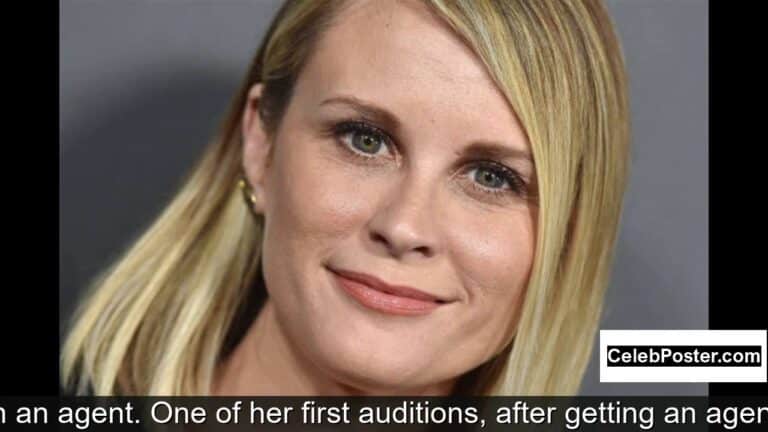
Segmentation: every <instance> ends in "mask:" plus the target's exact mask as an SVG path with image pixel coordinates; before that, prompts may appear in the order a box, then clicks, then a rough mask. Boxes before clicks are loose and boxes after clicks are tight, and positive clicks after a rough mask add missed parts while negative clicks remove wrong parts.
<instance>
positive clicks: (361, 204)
mask: <svg viewBox="0 0 768 432" xmlns="http://www.w3.org/2000/svg"><path fill="white" fill-rule="evenodd" d="M322 145H324V144H323V143H318V142H317V139H314V140H313V139H312V138H310V137H302V136H301V135H298V134H297V136H295V137H291V138H289V139H285V140H283V141H282V142H280V143H279V146H280V147H279V148H276V149H275V154H274V160H273V169H271V170H270V174H269V176H268V180H267V183H266V184H265V188H266V191H265V192H266V194H267V195H266V211H265V213H266V218H267V221H266V222H267V227H266V232H265V236H266V237H269V236H273V237H275V238H274V239H275V240H276V241H279V242H280V243H281V248H284V247H293V248H297V249H299V250H304V251H310V250H311V251H313V252H317V248H318V247H324V246H325V245H328V243H327V241H328V240H330V239H340V238H343V237H345V236H349V235H351V234H352V233H353V232H354V228H355V227H357V226H359V225H360V224H362V223H363V221H364V215H365V214H367V212H368V211H369V209H368V207H369V206H370V196H369V195H368V194H364V193H362V191H361V187H360V182H359V181H356V179H355V177H354V176H353V173H350V172H347V171H345V170H344V169H340V167H339V164H338V163H334V161H333V160H330V159H329V158H328V157H326V156H325V155H324V153H323V152H322V151H319V150H320V149H318V146H322ZM270 231H271V233H270ZM266 237H265V238H266Z"/></svg>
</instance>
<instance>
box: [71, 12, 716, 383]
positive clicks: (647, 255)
mask: <svg viewBox="0 0 768 432" xmlns="http://www.w3.org/2000/svg"><path fill="white" fill-rule="evenodd" d="M278 4H279V2H278V1H276V0H270V1H267V0H263V1H253V0H251V1H246V0H226V1H221V0H218V1H214V0H154V1H152V0H130V1H127V0H125V1H95V0H62V1H61V2H60V5H61V12H60V19H61V27H60V28H61V34H60V37H61V51H60V94H59V102H60V111H59V112H60V158H61V159H60V163H61V179H60V180H61V193H60V197H59V215H60V216H59V231H60V251H59V257H60V258H59V260H60V275H59V278H60V290H61V304H60V308H61V316H62V324H63V325H64V320H65V318H66V317H68V316H69V315H70V313H71V311H72V308H73V305H74V303H75V299H76V297H77V295H78V293H79V292H80V290H81V289H82V288H83V287H84V286H85V285H86V284H87V283H88V281H89V280H90V279H91V278H92V277H94V276H95V274H96V273H97V272H98V271H99V270H100V269H102V268H103V267H104V266H105V265H107V264H108V263H109V262H110V261H111V260H113V259H114V258H115V257H116V256H117V254H118V253H119V252H120V251H121V250H122V249H123V248H125V247H126V246H127V245H128V244H129V243H130V241H131V240H132V239H134V238H135V237H136V236H137V235H138V234H139V233H140V232H141V231H142V229H143V228H144V227H146V226H147V224H148V223H149V222H150V221H151V220H152V219H153V218H154V216H155V215H157V214H158V212H159V211H160V210H161V209H162V207H163V205H164V204H165V203H166V202H167V200H169V199H170V197H171V196H172V194H173V192H174V191H175V189H176V187H177V186H178V185H179V184H180V180H181V177H182V176H183V174H184V173H185V172H186V170H188V169H189V168H190V166H191V164H192V163H193V162H194V161H195V160H196V158H197V156H198V155H199V154H200V152H201V151H202V149H203V147H204V146H205V144H206V142H207V140H208V138H209V137H210V136H211V135H212V134H213V132H214V130H215V128H216V126H217V124H218V122H219V121H220V120H221V118H222V116H223V114H224V112H225V110H226V108H227V107H228V103H229V99H230V98H231V97H232V95H233V94H234V91H235V90H236V88H237V86H238V84H239V83H240V80H241V78H242V77H243V76H244V73H245V71H246V68H247V66H248V64H249V60H250V58H251V56H252V55H253V54H254V52H255V49H256V47H257V44H258V42H259V40H260V37H261V35H262V34H263V33H264V32H265V31H266V26H267V24H268V22H269V20H270V19H271V17H272V15H273V13H274V12H275V11H276V9H277V6H278ZM607 4H608V6H609V8H610V11H611V13H612V15H613V17H614V19H615V22H616V26H617V28H618V31H619V33H620V36H621V38H622V41H623V45H624V50H625V54H626V59H627V65H628V69H629V74H630V80H631V98H632V99H631V104H632V111H633V119H632V121H633V126H634V136H633V146H634V147H633V153H632V159H633V161H632V163H633V166H632V174H631V179H630V186H629V192H628V195H627V198H626V207H625V213H624V218H623V222H622V231H621V235H620V238H619V243H618V250H617V257H616V266H615V270H614V275H613V278H612V283H611V287H610V289H609V294H608V300H607V304H606V310H605V314H604V319H603V324H602V325H601V328H603V329H705V328H707V327H708V317H707V315H708V308H707V297H708V284H709V280H708V266H709V254H708V248H709V237H708V226H709V219H708V208H709V203H708V181H709V172H708V133H707V130H708V120H709V119H708V79H709V77H708V4H707V3H706V2H705V1H704V0H674V1H673V0H608V1H607ZM63 325H62V331H63V328H64V327H63ZM596 341H597V338H596ZM597 365H598V363H597V350H595V355H594V357H593V361H592V364H591V365H590V369H589V371H588V373H587V375H586V377H585V380H584V385H583V394H587V395H643V394H646V395H688V394H706V393H707V387H706V384H608V383H599V369H598V367H597Z"/></svg>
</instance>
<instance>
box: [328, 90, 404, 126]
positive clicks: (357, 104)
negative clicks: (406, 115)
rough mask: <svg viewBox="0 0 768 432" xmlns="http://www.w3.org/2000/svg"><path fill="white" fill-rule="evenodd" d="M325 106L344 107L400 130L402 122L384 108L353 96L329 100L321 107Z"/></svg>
mask: <svg viewBox="0 0 768 432" xmlns="http://www.w3.org/2000/svg"><path fill="white" fill-rule="evenodd" d="M323 105H343V106H346V107H348V108H351V109H353V110H355V111H357V112H358V114H360V115H362V116H363V117H364V118H366V119H369V120H372V121H374V122H376V123H379V124H381V125H382V126H385V127H387V128H390V129H392V130H393V131H396V130H398V129H400V121H399V120H398V119H397V116H395V115H394V114H392V113H391V112H389V111H387V110H385V109H384V108H379V107H377V106H375V105H372V104H370V103H368V102H365V101H363V100H361V99H358V98H356V97H353V96H336V97H332V98H328V99H325V100H324V101H322V102H321V103H320V106H323Z"/></svg>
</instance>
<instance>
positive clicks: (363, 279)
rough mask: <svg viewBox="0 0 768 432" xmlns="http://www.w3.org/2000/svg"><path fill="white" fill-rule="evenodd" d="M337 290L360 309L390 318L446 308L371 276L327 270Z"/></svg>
mask: <svg viewBox="0 0 768 432" xmlns="http://www.w3.org/2000/svg"><path fill="white" fill-rule="evenodd" d="M329 270H330V271H331V273H333V275H334V276H335V279H336V281H337V282H338V284H339V286H340V287H341V288H342V290H343V291H345V292H346V293H347V294H348V295H349V296H350V297H352V298H353V299H354V300H356V301H357V302H358V303H360V304H361V305H363V306H365V307H367V308H370V309H374V310H377V311H379V312H384V313H388V314H393V315H425V314H428V313H430V312H432V311H434V310H435V309H437V308H438V307H440V306H442V305H444V304H446V303H447V302H446V301H445V299H442V298H439V297H437V296H434V295H431V294H428V293H425V292H423V291H420V290H417V289H416V288H413V287H409V286H403V285H390V284H388V283H386V282H384V281H382V280H381V279H378V278H376V277H375V276H372V275H368V274H364V273H357V272H352V271H346V270H337V269H330V268H329Z"/></svg>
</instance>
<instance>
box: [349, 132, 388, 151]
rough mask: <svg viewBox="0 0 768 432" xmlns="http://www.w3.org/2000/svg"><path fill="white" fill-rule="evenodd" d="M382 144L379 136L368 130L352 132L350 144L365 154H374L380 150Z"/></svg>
mask: <svg viewBox="0 0 768 432" xmlns="http://www.w3.org/2000/svg"><path fill="white" fill-rule="evenodd" d="M383 145H384V142H383V140H382V139H381V137H379V136H376V135H375V134H372V133H369V132H353V133H352V146H353V147H354V148H355V149H357V150H359V151H361V152H363V153H367V154H376V153H378V152H379V151H380V150H381V147H382V146H383Z"/></svg>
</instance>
